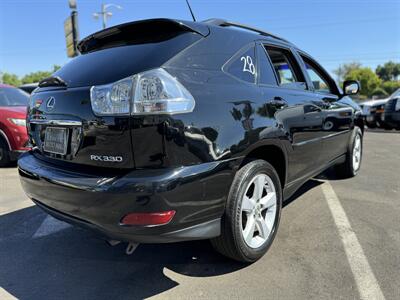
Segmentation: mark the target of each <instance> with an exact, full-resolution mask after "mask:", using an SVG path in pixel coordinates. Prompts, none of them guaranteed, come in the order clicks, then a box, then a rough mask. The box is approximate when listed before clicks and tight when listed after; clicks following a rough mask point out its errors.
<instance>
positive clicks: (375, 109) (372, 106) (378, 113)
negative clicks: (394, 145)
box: [360, 99, 389, 128]
mask: <svg viewBox="0 0 400 300" xmlns="http://www.w3.org/2000/svg"><path fill="white" fill-rule="evenodd" d="M388 100H389V99H379V100H369V101H365V102H363V103H361V104H360V107H361V109H362V114H363V117H364V121H365V124H366V125H367V126H368V127H369V128H376V127H382V128H384V127H385V122H384V121H383V120H382V117H383V112H384V111H385V105H386V102H387V101H388Z"/></svg>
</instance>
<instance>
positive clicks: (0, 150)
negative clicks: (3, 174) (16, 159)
mask: <svg viewBox="0 0 400 300" xmlns="http://www.w3.org/2000/svg"><path fill="white" fill-rule="evenodd" d="M9 163H10V152H9V151H8V147H7V144H6V143H5V142H4V140H2V139H1V138H0V167H5V166H7V165H8V164H9Z"/></svg>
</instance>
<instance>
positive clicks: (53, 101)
mask: <svg viewBox="0 0 400 300" xmlns="http://www.w3.org/2000/svg"><path fill="white" fill-rule="evenodd" d="M55 105H56V99H55V98H54V97H50V98H49V99H47V102H46V107H47V110H52V109H53V108H54V106H55Z"/></svg>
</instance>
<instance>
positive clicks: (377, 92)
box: [372, 87, 389, 98]
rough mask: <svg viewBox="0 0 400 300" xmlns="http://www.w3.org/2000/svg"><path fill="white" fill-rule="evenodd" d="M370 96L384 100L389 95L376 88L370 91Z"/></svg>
mask: <svg viewBox="0 0 400 300" xmlns="http://www.w3.org/2000/svg"><path fill="white" fill-rule="evenodd" d="M372 96H376V97H378V98H384V97H387V96H389V95H388V93H387V92H386V91H385V90H384V89H383V88H381V87H377V88H376V89H375V90H373V91H372Z"/></svg>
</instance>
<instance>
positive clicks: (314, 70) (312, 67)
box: [301, 56, 334, 94]
mask: <svg viewBox="0 0 400 300" xmlns="http://www.w3.org/2000/svg"><path fill="white" fill-rule="evenodd" d="M301 58H302V59H303V61H304V64H305V66H306V70H307V73H308V76H309V77H310V80H311V81H312V84H313V86H314V90H315V91H316V92H319V93H326V94H330V93H333V92H334V91H333V88H332V87H331V86H330V85H329V79H328V78H327V77H326V75H324V74H323V72H322V71H321V70H319V68H318V66H317V65H316V64H315V63H314V62H313V61H311V60H310V59H308V58H307V57H305V56H301Z"/></svg>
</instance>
